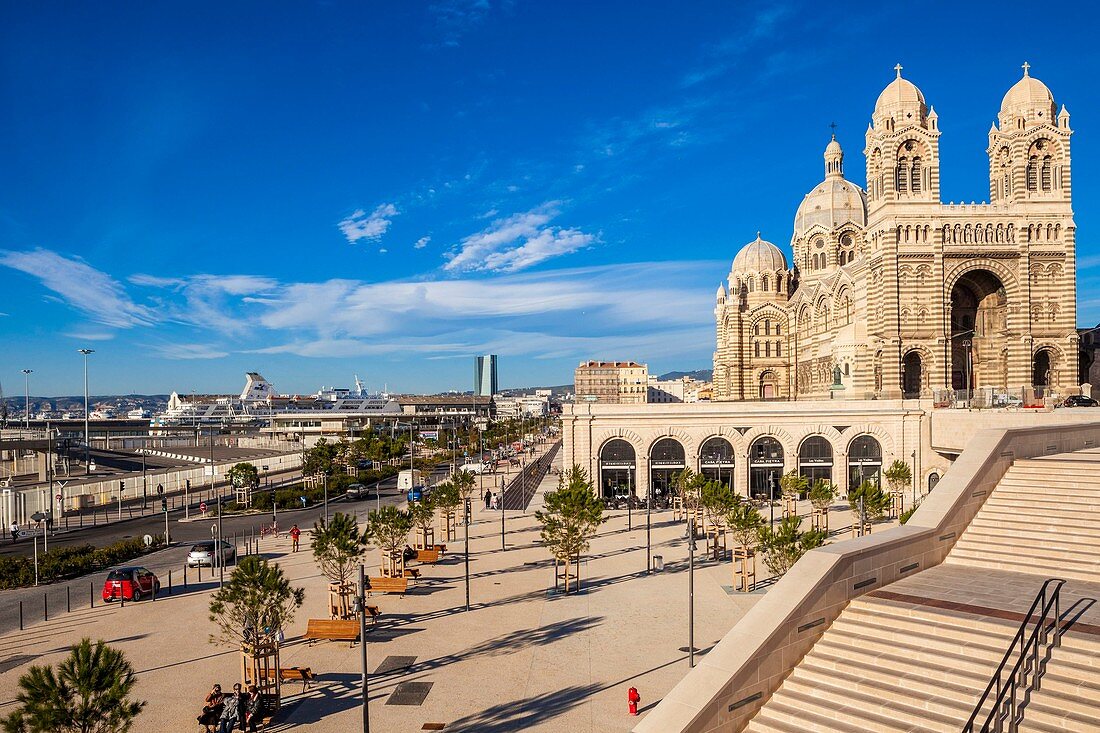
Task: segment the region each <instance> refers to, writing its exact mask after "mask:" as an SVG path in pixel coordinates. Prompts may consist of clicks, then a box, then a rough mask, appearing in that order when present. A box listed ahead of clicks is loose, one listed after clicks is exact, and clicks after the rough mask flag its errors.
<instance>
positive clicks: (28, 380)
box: [23, 369, 34, 430]
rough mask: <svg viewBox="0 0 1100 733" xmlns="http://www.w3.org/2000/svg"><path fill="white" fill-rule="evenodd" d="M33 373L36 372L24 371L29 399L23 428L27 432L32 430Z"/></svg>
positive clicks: (24, 380)
mask: <svg viewBox="0 0 1100 733" xmlns="http://www.w3.org/2000/svg"><path fill="white" fill-rule="evenodd" d="M33 372H34V370H33V369H24V370H23V382H24V387H25V388H26V397H27V414H26V417H25V418H24V420H23V427H24V428H26V429H27V430H30V429H31V374H32V373H33Z"/></svg>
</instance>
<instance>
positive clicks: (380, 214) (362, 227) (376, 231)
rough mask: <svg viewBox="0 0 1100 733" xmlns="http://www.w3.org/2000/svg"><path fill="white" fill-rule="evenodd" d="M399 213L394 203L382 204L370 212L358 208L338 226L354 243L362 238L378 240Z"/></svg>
mask: <svg viewBox="0 0 1100 733" xmlns="http://www.w3.org/2000/svg"><path fill="white" fill-rule="evenodd" d="M399 213H400V212H399V211H398V210H397V207H396V206H394V205H393V204H381V205H379V206H378V207H377V208H376V209H375V210H374V211H372V212H371V213H370V214H368V213H367V212H365V211H364V210H363V209H356V210H355V211H354V212H352V214H351V216H349V217H347V218H345V219H343V220H341V221H340V223H339V224H338V225H337V226H338V227H339V228H340V231H341V232H343V233H344V236H345V237H346V238H347V240H348V241H349V242H350V243H352V244H355V243H356V242H358V241H359V240H360V239H365V240H367V241H368V242H377V241H378V240H380V239H381V238H382V236H383V235H384V234H385V233H386V231H387V230H388V229H389V228H390V223H391V220H392V219H393V217H395V216H397V215H398V214H399Z"/></svg>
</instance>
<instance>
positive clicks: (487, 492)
mask: <svg viewBox="0 0 1100 733" xmlns="http://www.w3.org/2000/svg"><path fill="white" fill-rule="evenodd" d="M492 500H493V492H492V491H490V490H489V489H485V508H486V509H488V508H489V502H491V501H492Z"/></svg>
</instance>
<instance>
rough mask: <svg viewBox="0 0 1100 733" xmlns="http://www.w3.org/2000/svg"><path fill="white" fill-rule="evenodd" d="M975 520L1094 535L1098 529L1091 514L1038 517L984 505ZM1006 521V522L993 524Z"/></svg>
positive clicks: (1009, 526) (1006, 525) (1007, 525)
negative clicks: (1050, 517) (1054, 517)
mask: <svg viewBox="0 0 1100 733" xmlns="http://www.w3.org/2000/svg"><path fill="white" fill-rule="evenodd" d="M973 522H981V523H988V524H990V525H991V526H1001V527H1004V528H1006V529H1012V528H1014V527H1036V528H1041V529H1044V530H1056V531H1061V532H1072V533H1073V534H1083V535H1090V536H1091V535H1092V534H1094V533H1096V532H1097V531H1100V530H1098V528H1097V522H1096V520H1095V519H1093V518H1092V517H1089V516H1081V515H1080V514H1071V515H1066V516H1061V517H1058V518H1056V519H1047V518H1045V517H1036V516H1032V515H1030V514H1025V513H1021V512H1012V511H1006V510H1003V509H1000V508H997V507H982V508H981V510H980V511H979V512H978V514H977V516H976V517H974V519H973V520H972V523H973ZM994 522H1004V523H1005V524H993V523H994Z"/></svg>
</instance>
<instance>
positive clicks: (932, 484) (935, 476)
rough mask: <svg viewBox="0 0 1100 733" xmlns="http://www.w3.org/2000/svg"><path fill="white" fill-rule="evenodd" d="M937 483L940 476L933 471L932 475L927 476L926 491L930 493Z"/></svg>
mask: <svg viewBox="0 0 1100 733" xmlns="http://www.w3.org/2000/svg"><path fill="white" fill-rule="evenodd" d="M939 482H940V475H939V474H938V473H936V472H935V471H933V472H932V473H930V474H928V491H929V492H931V491H932V489H934V488H936V484H938V483H939Z"/></svg>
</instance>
